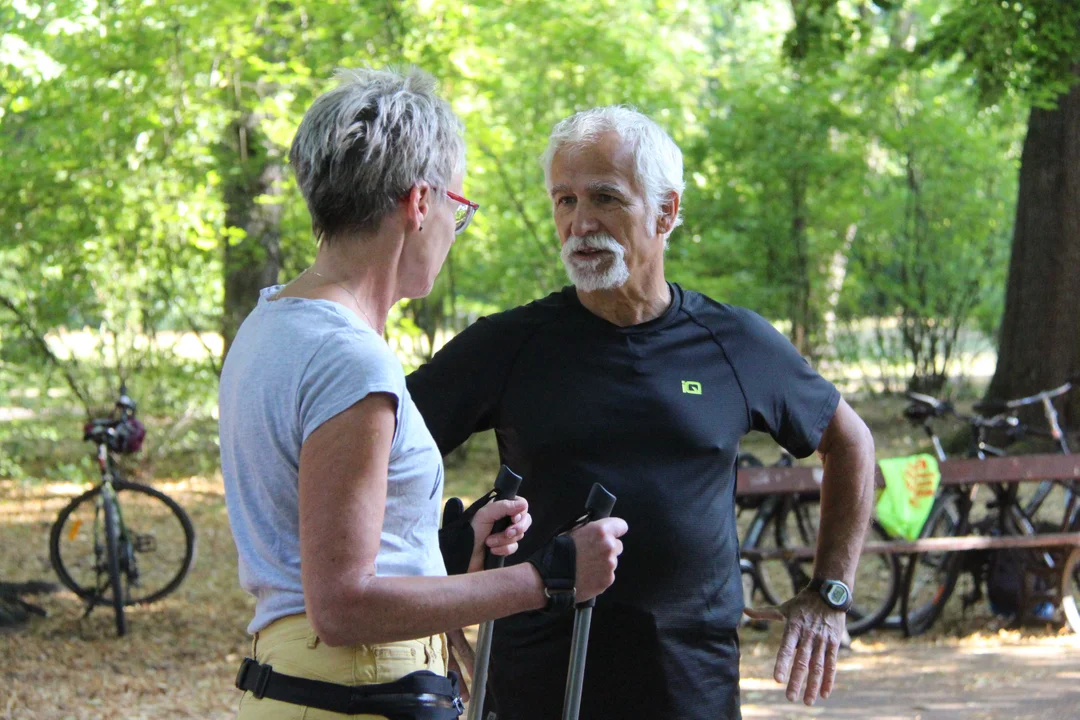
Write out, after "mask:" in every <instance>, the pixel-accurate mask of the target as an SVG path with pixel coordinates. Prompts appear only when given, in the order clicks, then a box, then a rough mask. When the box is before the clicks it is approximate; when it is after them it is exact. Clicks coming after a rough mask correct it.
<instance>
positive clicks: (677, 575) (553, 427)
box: [408, 284, 840, 720]
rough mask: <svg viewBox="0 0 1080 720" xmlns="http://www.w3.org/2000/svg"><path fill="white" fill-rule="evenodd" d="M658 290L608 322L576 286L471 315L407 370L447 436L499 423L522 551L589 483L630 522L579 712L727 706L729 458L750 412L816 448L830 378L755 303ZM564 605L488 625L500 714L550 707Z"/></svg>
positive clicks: (625, 713)
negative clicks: (657, 306)
mask: <svg viewBox="0 0 1080 720" xmlns="http://www.w3.org/2000/svg"><path fill="white" fill-rule="evenodd" d="M670 287H671V292H672V303H671V306H670V307H669V308H668V309H667V310H666V311H665V312H664V313H663V314H662V315H661V316H660V317H657V318H655V319H654V320H651V321H649V322H647V323H642V324H640V325H635V326H632V327H625V328H621V327H618V326H616V325H613V324H611V323H609V322H607V321H606V320H604V319H603V318H600V317H598V316H597V315H594V314H593V313H591V312H590V311H588V310H587V309H586V308H585V307H584V306H582V305H581V303H580V302H579V300H578V298H577V293H576V291H575V290H574V288H573V287H567V288H564V289H563V290H562V291H561V292H558V293H553V294H552V295H549V296H548V297H546V298H543V299H541V300H537V301H535V302H532V303H530V304H528V305H525V306H522V307H519V308H515V309H513V310H509V311H507V312H503V313H499V314H497V315H493V316H491V317H487V318H482V319H481V320H479V321H478V322H476V323H474V324H473V325H472V326H470V327H469V328H467V329H466V330H465V331H464V332H462V333H461V334H460V335H458V336H457V337H455V338H454V339H453V340H451V341H450V342H449V343H448V344H447V345H446V347H444V348H443V349H442V350H441V351H440V352H439V353H437V354H436V355H435V357H434V359H432V361H431V362H430V363H428V364H427V365H425V366H424V367H422V368H420V369H419V370H417V371H416V372H415V373H413V374H412V375H410V376H409V378H408V387H409V391H410V393H411V394H412V397H413V400H414V401H415V402H416V405H417V407H418V408H419V409H420V412H421V414H422V415H423V416H424V420H425V421H426V422H427V424H428V427H429V428H430V430H431V433H432V435H433V436H434V437H435V441H436V442H437V443H438V445H439V448H440V450H441V451H442V452H443V453H444V454H446V453H448V452H450V451H451V450H453V449H454V448H455V447H457V446H458V445H460V444H461V443H462V442H463V441H464V440H465V439H467V438H468V437H469V436H470V435H471V434H472V433H474V432H477V431H481V430H486V429H490V428H494V430H495V433H496V437H497V439H498V445H499V453H500V455H501V458H502V461H503V462H504V463H506V464H507V465H508V466H509V467H510V468H512V469H513V470H514V471H515V472H517V473H518V474H520V475H521V476H522V477H523V478H524V481H523V482H522V485H521V490H520V494H521V495H522V496H523V497H525V498H526V499H528V501H529V508H530V512H531V513H532V516H533V526H532V529H530V530H529V532H528V533H527V535H526V537H525V539H524V540H523V541H522V542H521V544H520V549H519V550H518V552H517V554H516V555H515V556H514V558H512V559H511V560H510V561H509V562H510V563H514V562H522V561H524V559H525V558H526V557H528V556H529V555H530V554H531V553H532V552H533V551H534V550H535V549H536V548H537V546H538V545H539V544H541V543H543V542H544V541H545V540H546V538H548V537H549V536H550V535H551V533H552V532H554V531H555V529H556V528H558V527H559V526H561V525H563V524H564V523H565V522H567V521H568V520H569V519H571V518H572V517H573V516H575V514H577V513H580V511H581V509H582V507H583V505H584V503H585V499H586V497H587V495H588V492H589V489H590V487H591V486H592V484H593V483H594V482H601V483H603V485H604V487H606V488H607V489H608V490H610V491H611V492H612V493H614V494H615V496H616V497H617V501H616V503H615V510H614V512H613V514H614V515H616V516H618V517H621V518H624V519H625V520H626V522H627V523H628V525H629V528H630V529H629V532H628V533H627V534H626V535H625V536H624V537H623V544H624V551H623V554H622V556H621V557H620V559H619V567H618V569H617V570H616V574H615V575H616V579H615V583H614V585H612V586H611V588H609V589H608V590H607V591H606V592H605V593H604V594H603V595H601V596H600V597H599V598H598V600H597V604H596V610H595V611H594V613H593V625H592V632H591V635H590V639H589V652H588V659H587V662H586V672H585V687H584V693H583V697H582V713H581V717H582V718H583V720H600V719H604V720H607V719H608V718H610V719H611V720H615V719H616V718H618V719H619V720H622V719H623V718H627V717H664V718H680V720H694V719H697V718H701V719H702V720H705V719H706V718H707V719H708V720H717V718H725V719H727V718H735V717H738V714H739V710H738V669H739V668H738V639H737V635H736V628H737V627H738V624H739V619H740V616H741V614H742V607H743V597H742V583H741V580H740V577H739V541H738V537H737V534H736V526H735V503H734V496H735V458H736V455H737V453H738V448H739V440H740V439H741V438H742V437H743V436H744V435H745V434H746V433H747V432H749V431H750V430H760V431H763V432H768V433H769V434H771V435H772V436H773V438H775V439H776V441H777V442H778V443H779V444H780V445H782V446H784V447H785V448H786V449H787V450H788V451H790V452H791V453H792V454H794V455H795V456H797V457H805V456H807V455H809V454H811V453H812V452H813V451H814V450H816V449H817V446H818V443H819V441H820V439H821V434H822V432H823V431H824V429H825V427H826V426H827V425H828V423H829V421H830V420H831V419H832V416H833V413H834V411H835V410H836V405H837V403H838V402H839V397H840V396H839V393H838V392H837V391H836V389H835V388H834V387H833V386H832V384H830V383H829V382H828V381H826V380H824V379H823V378H822V377H821V376H820V375H818V374H817V373H816V372H814V371H813V370H812V369H811V368H810V366H809V365H808V364H807V363H806V361H805V360H804V359H803V358H802V357H801V356H800V355H799V354H798V352H797V351H796V350H795V348H794V347H793V346H792V345H791V343H790V342H788V341H787V339H786V338H784V336H783V335H781V334H780V333H778V332H777V331H776V330H775V329H774V328H773V327H772V326H771V325H770V324H769V323H768V322H767V321H765V320H764V319H763V318H762V317H760V316H759V315H757V314H755V313H753V312H751V311H749V310H745V309H742V308H737V307H732V306H729V305H724V304H721V303H717V302H715V301H713V300H711V299H709V298H707V297H705V296H704V295H701V294H699V293H695V292H690V291H683V290H682V289H681V288H680V287H679V286H678V285H675V284H671V285H670ZM572 625H573V615H572V613H567V614H566V615H565V616H563V617H560V618H554V619H553V618H550V617H548V616H546V615H543V614H541V613H523V614H520V615H516V616H513V617H510V618H506V619H505V620H501V621H499V622H497V623H496V625H495V632H494V639H493V652H492V660H491V686H492V689H493V691H494V693H495V696H496V698H497V700H498V704H499V708H500V712H499V719H500V720H551V719H552V718H557V717H559V716H560V708H561V706H562V700H563V691H564V687H565V684H566V671H567V665H568V662H569V648H570V636H571V627H572Z"/></svg>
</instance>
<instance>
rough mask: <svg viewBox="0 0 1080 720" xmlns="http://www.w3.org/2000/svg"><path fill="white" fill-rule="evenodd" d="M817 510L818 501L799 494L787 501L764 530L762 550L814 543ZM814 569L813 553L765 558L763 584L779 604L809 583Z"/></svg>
mask: <svg viewBox="0 0 1080 720" xmlns="http://www.w3.org/2000/svg"><path fill="white" fill-rule="evenodd" d="M816 510H817V508H816V503H809V502H804V501H802V500H801V499H799V498H798V497H796V498H794V499H793V500H791V501H785V502H784V503H783V504H782V505H780V506H779V507H778V508H777V511H776V513H775V514H774V515H773V516H772V517H771V518H769V520H768V524H769V526H767V527H766V528H765V530H764V531H763V532H762V533H761V539H760V541H759V544H758V547H759V548H760V549H762V550H773V549H783V548H794V547H814V544H815V543H816V542H817V517H816V515H817V512H816ZM770 530H771V532H770ZM813 570H814V559H813V558H812V557H810V558H801V559H791V560H787V559H784V558H769V559H764V560H761V561H760V562H758V571H759V573H760V578H761V583H760V585H759V588H760V590H761V593H762V595H764V596H765V600H766V601H767V602H768V603H769V604H770V605H779V604H781V603H783V602H785V601H787V600H790V599H791V598H793V597H794V596H795V594H796V593H798V592H799V591H800V590H802V589H803V588H804V587H806V585H807V584H808V583H809V582H810V579H811V577H812V575H813Z"/></svg>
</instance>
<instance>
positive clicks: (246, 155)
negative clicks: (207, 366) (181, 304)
mask: <svg viewBox="0 0 1080 720" xmlns="http://www.w3.org/2000/svg"><path fill="white" fill-rule="evenodd" d="M255 125H256V124H255V122H254V120H253V119H252V118H251V117H250V116H245V117H243V118H242V119H241V120H240V121H239V122H238V123H237V124H236V125H234V126H233V131H235V133H236V135H235V139H236V141H237V144H238V149H239V160H240V162H239V163H237V166H236V168H235V170H234V171H233V172H232V173H231V174H229V175H227V176H226V181H225V183H226V185H225V191H224V195H225V206H226V209H225V224H226V226H227V227H230V228H239V229H241V230H243V231H244V233H245V235H244V237H243V238H242V239H241V240H239V241H235V240H231V239H230V240H229V241H228V242H226V243H225V257H224V272H225V304H224V308H223V313H222V317H221V335H222V338H223V339H224V341H225V349H224V353H223V357H224V355H225V354H227V353H228V352H229V346H230V345H232V341H233V338H234V337H235V336H236V331H237V330H239V328H240V323H242V322H243V321H244V318H245V317H247V315H248V313H250V312H251V310H252V309H253V308H254V307H255V304H256V303H257V302H258V297H259V290H260V289H261V288H264V287H267V286H269V285H273V284H274V283H276V282H277V281H278V272H279V271H280V269H281V227H280V226H281V214H282V205H281V202H280V197H279V196H280V194H281V181H282V178H283V177H284V173H285V168H284V166H283V164H282V161H281V159H280V158H278V157H272V156H269V155H268V153H267V148H266V147H265V146H263V144H262V143H260V142H258V141H257V140H256V139H255V138H254V137H253V136H254V134H255V132H256V130H255ZM234 159H235V158H234Z"/></svg>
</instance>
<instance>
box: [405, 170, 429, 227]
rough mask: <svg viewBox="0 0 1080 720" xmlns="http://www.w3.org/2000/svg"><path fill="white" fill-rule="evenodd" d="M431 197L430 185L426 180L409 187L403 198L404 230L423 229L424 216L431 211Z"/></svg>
mask: <svg viewBox="0 0 1080 720" xmlns="http://www.w3.org/2000/svg"><path fill="white" fill-rule="evenodd" d="M433 199H434V198H433V197H432V192H431V186H430V185H428V184H427V183H426V182H421V183H417V184H415V185H413V186H412V188H410V189H409V192H408V194H407V195H406V196H405V198H404V202H405V228H406V230H408V231H410V232H417V231H419V230H423V229H424V218H426V217H427V215H428V213H430V212H431V206H432V200H433Z"/></svg>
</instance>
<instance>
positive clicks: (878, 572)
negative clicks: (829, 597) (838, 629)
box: [847, 520, 902, 637]
mask: <svg viewBox="0 0 1080 720" xmlns="http://www.w3.org/2000/svg"><path fill="white" fill-rule="evenodd" d="M869 535H870V540H879V541H884V542H888V541H890V540H893V539H894V538H892V537H890V536H889V533H888V532H886V530H885V528H883V527H882V526H881V525H880V524H879V523H878V521H877V520H871V522H870V530H869ZM901 575H902V572H901V569H900V558H899V557H897V555H896V554H895V553H874V554H865V555H861V556H860V557H859V565H858V567H857V568H856V569H855V588H854V593H855V603H854V604H853V605H852V606H851V608H850V609H849V610H848V616H847V631H848V634H849V635H851V636H852V637H856V636H858V635H862V634H864V633H866V632H868V631H870V630H873V629H874V628H876V627H877V626H878V625H880V624H881V623H882V622H884V620H885V618H887V617H889V613H891V612H892V610H893V608H894V607H896V600H897V598H898V597H899V595H900V584H901Z"/></svg>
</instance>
